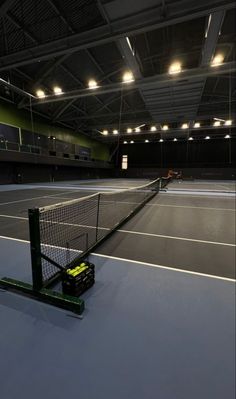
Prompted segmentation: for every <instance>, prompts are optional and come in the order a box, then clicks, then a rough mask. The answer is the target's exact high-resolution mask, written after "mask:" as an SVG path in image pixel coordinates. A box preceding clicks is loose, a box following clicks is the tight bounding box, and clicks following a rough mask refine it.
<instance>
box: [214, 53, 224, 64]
mask: <svg viewBox="0 0 236 399" xmlns="http://www.w3.org/2000/svg"><path fill="white" fill-rule="evenodd" d="M223 61H224V55H223V54H216V55H215V57H214V58H213V60H212V62H211V66H212V67H216V66H218V65H222V64H223Z"/></svg>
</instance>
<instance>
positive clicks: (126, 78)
mask: <svg viewBox="0 0 236 399" xmlns="http://www.w3.org/2000/svg"><path fill="white" fill-rule="evenodd" d="M133 81H134V75H133V73H132V72H131V71H127V72H125V73H124V75H123V82H124V83H130V82H133Z"/></svg>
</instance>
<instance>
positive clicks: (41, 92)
mask: <svg viewBox="0 0 236 399" xmlns="http://www.w3.org/2000/svg"><path fill="white" fill-rule="evenodd" d="M36 96H37V97H39V98H43V97H45V93H44V91H43V90H40V89H39V90H37V91H36Z"/></svg>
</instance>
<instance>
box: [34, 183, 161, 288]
mask: <svg viewBox="0 0 236 399" xmlns="http://www.w3.org/2000/svg"><path fill="white" fill-rule="evenodd" d="M158 190H159V179H157V180H155V181H152V182H151V183H149V184H146V185H144V186H141V187H136V188H132V189H128V190H122V191H118V192H112V193H96V194H93V195H90V196H87V197H84V198H80V199H76V200H72V201H67V202H64V203H61V204H56V205H52V206H48V207H44V208H39V229H40V247H41V254H43V255H45V256H46V257H48V258H50V259H51V260H53V261H54V262H56V263H57V264H59V265H60V266H62V267H67V266H68V265H69V264H70V263H71V262H73V261H74V260H76V258H78V257H79V256H81V255H82V254H83V253H85V252H87V251H88V250H89V249H90V248H92V247H93V246H94V245H95V244H96V243H97V242H98V241H99V240H101V239H102V238H104V237H105V236H106V235H107V234H108V233H109V232H110V231H112V230H114V229H115V228H116V227H117V226H118V225H119V224H120V223H121V222H122V221H124V220H125V219H127V218H128V217H129V216H131V215H132V213H133V212H135V211H136V210H137V208H138V207H140V206H142V205H143V204H145V203H146V201H147V200H149V199H150V198H152V197H153V196H154V195H155V194H156V193H157V192H158ZM41 262H42V275H43V281H44V282H46V281H48V280H50V279H51V278H52V277H53V276H54V275H55V274H57V273H58V268H57V267H56V266H54V265H53V264H52V263H51V262H49V261H48V260H46V259H44V258H42V260H41Z"/></svg>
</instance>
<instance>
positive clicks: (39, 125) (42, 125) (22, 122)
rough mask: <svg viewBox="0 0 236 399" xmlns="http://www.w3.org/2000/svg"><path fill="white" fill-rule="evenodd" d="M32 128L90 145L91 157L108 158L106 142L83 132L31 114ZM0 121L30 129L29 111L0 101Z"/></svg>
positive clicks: (69, 140)
mask: <svg viewBox="0 0 236 399" xmlns="http://www.w3.org/2000/svg"><path fill="white" fill-rule="evenodd" d="M33 120H34V124H33V130H34V131H35V132H37V133H41V134H45V135H46V136H55V137H56V138H57V139H59V140H62V141H67V142H68V143H73V144H80V145H82V146H85V147H90V148H91V150H92V155H91V156H92V158H95V159H100V160H103V161H107V160H109V147H108V146H107V145H106V144H103V143H100V142H98V141H95V140H92V139H90V138H88V137H86V136H84V135H83V134H80V133H74V132H73V131H72V130H69V129H66V128H62V127H58V126H52V125H50V124H49V123H46V122H45V120H43V119H41V118H38V117H37V118H36V117H35V115H34V116H33ZM0 122H2V123H6V124H9V125H13V126H16V127H20V128H22V129H27V130H32V124H31V119H30V113H29V112H27V111H24V110H18V109H17V108H16V107H15V106H13V105H11V104H8V103H5V102H3V101H0Z"/></svg>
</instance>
